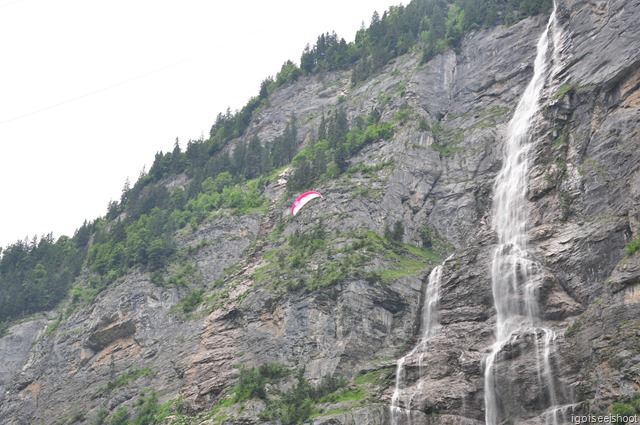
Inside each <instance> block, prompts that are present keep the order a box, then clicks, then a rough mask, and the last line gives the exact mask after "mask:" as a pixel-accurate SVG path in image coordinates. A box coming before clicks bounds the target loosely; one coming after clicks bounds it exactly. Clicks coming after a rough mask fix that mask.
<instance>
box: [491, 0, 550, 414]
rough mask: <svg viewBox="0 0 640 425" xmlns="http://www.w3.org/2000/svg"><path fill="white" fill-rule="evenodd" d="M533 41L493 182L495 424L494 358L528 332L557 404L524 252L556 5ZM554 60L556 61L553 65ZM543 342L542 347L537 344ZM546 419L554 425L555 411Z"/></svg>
mask: <svg viewBox="0 0 640 425" xmlns="http://www.w3.org/2000/svg"><path fill="white" fill-rule="evenodd" d="M555 7H556V6H555V2H554V10H553V12H552V14H551V16H550V18H549V22H548V23H547V26H546V28H545V30H544V32H543V33H542V35H541V37H540V39H539V40H538V44H537V53H536V58H535V62H534V68H533V77H532V78H531V81H530V82H529V84H528V86H527V88H526V90H525V92H524V94H523V95H522V98H521V99H520V102H519V103H518V106H517V108H516V111H515V113H514V115H513V118H512V119H511V121H510V122H509V125H508V130H507V137H506V143H505V152H504V158H503V165H502V170H501V171H500V173H499V174H498V177H497V179H496V182H495V185H494V197H493V220H492V223H493V230H494V231H495V232H496V235H497V236H498V246H497V248H496V250H495V252H494V255H493V262H492V267H491V286H492V290H493V298H494V304H495V308H496V313H497V318H496V341H495V343H494V344H493V347H492V350H491V354H489V356H488V357H487V359H486V362H485V422H486V424H487V425H495V424H498V423H499V422H501V421H502V420H503V419H504V418H503V417H502V414H503V412H501V410H500V405H501V403H500V399H499V392H498V390H499V388H498V386H497V381H496V378H497V376H498V373H499V371H498V368H497V365H496V359H497V356H498V354H499V353H500V351H501V350H502V348H503V347H504V346H505V345H506V344H508V343H509V342H510V341H512V340H513V339H514V338H516V337H517V336H518V333H530V334H533V335H534V338H535V340H536V359H535V360H536V367H537V372H538V380H539V382H540V385H541V387H544V388H545V391H546V394H545V399H546V400H547V402H548V403H549V405H550V408H551V409H552V408H553V407H554V406H555V405H556V395H555V387H554V381H553V372H552V370H551V364H550V356H551V352H552V346H553V342H554V340H555V333H554V332H553V331H552V330H550V329H546V328H543V327H541V326H539V324H538V322H539V314H538V303H537V297H536V293H537V289H538V284H539V279H537V278H536V277H537V276H536V275H537V269H538V266H537V263H536V262H535V261H534V260H533V259H532V258H531V255H530V254H529V253H528V252H527V232H526V230H527V221H528V211H527V203H526V192H527V177H528V173H529V151H530V149H531V147H532V143H530V141H531V140H530V130H531V127H532V124H533V121H534V119H535V117H536V115H537V113H538V110H539V107H540V98H541V95H542V89H543V87H544V84H545V80H546V78H547V75H548V74H549V72H548V68H549V58H548V56H549V55H548V46H549V41H550V38H549V34H550V32H552V31H553V32H554V35H553V39H552V43H553V46H554V51H553V54H552V55H551V56H552V58H553V60H554V61H555V62H557V61H558V60H559V49H560V46H559V44H560V38H561V37H560V34H559V33H558V30H559V28H558V25H557V23H556V9H555ZM557 68H558V63H556V69H557ZM538 339H541V340H542V347H540V344H539V343H538ZM551 416H552V418H550V419H547V423H552V424H556V423H557V419H556V415H555V414H553V415H551Z"/></svg>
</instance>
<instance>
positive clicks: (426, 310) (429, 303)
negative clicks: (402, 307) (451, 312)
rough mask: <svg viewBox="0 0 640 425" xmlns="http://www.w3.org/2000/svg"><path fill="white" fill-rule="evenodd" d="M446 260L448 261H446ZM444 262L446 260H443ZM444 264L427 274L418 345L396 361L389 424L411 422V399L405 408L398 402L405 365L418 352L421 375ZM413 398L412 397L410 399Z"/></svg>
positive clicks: (433, 332) (435, 326)
mask: <svg viewBox="0 0 640 425" xmlns="http://www.w3.org/2000/svg"><path fill="white" fill-rule="evenodd" d="M447 260H448V259H447ZM445 262H446V260H445ZM443 265H444V262H443V263H442V264H441V265H439V266H436V267H434V268H433V270H432V271H431V273H430V274H429V280H428V282H427V289H426V291H425V295H424V301H423V303H422V321H421V329H422V337H421V338H420V341H419V342H418V344H417V345H416V346H415V347H414V348H413V350H411V351H410V352H409V353H408V354H407V355H405V356H404V357H401V358H400V359H399V360H398V363H397V366H396V386H395V389H394V391H393V396H392V397H391V408H390V411H391V424H392V425H398V421H399V420H400V418H401V417H402V416H406V417H407V418H408V421H409V422H411V418H410V409H411V399H410V400H409V401H408V403H406V406H407V407H406V408H402V407H400V400H401V398H402V396H403V395H404V389H405V386H406V373H407V371H406V368H405V363H406V361H407V359H409V358H410V357H412V356H414V355H415V354H416V353H417V352H420V356H419V358H418V370H419V372H420V375H422V362H423V360H424V347H425V346H426V344H427V342H428V341H429V340H430V339H431V338H433V337H434V336H435V335H436V332H437V329H438V318H437V307H438V301H439V299H440V295H439V293H440V283H441V281H442V266H443ZM421 389H422V385H421V383H418V391H417V392H418V393H419V392H420V391H421ZM411 398H413V397H411Z"/></svg>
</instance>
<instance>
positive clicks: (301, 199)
mask: <svg viewBox="0 0 640 425" xmlns="http://www.w3.org/2000/svg"><path fill="white" fill-rule="evenodd" d="M315 198H322V195H320V194H319V193H318V192H315V191H313V190H312V191H310V192H305V193H303V194H302V195H300V196H298V198H297V199H296V201H295V202H294V203H293V205H291V215H296V214H297V213H298V211H300V208H302V207H304V206H305V205H307V202H309V201H310V200H312V199H315Z"/></svg>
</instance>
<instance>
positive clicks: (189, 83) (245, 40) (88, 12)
mask: <svg viewBox="0 0 640 425" xmlns="http://www.w3.org/2000/svg"><path fill="white" fill-rule="evenodd" d="M392 4H400V2H399V1H393V0H351V1H344V0H323V1H315V2H309V1H299V0H298V1H295V0H271V1H258V0H255V1H253V0H250V1H242V2H240V1H227V2H220V1H212V0H209V1H206V0H179V1H178V0H175V1H173V0H155V1H152V0H126V1H125V0H109V1H97V0H55V1H48V0H0V40H1V41H0V58H2V62H1V63H2V66H1V67H0V143H1V145H0V146H1V148H2V150H1V153H0V181H1V185H2V186H1V187H2V196H1V201H0V211H1V212H0V246H3V247H5V246H6V245H8V244H9V243H13V242H15V241H16V240H18V239H24V237H25V236H29V237H30V238H31V237H32V236H33V235H38V236H41V235H43V234H46V233H48V232H51V231H52V232H53V233H54V237H56V238H57V237H59V236H61V235H70V236H71V235H72V234H73V232H74V230H75V229H76V228H77V227H79V226H80V225H81V224H82V222H83V221H84V219H89V220H92V219H95V218H97V217H99V216H102V215H104V214H105V212H106V207H107V204H108V202H109V200H110V199H119V197H120V193H121V190H122V187H123V186H124V182H125V180H126V178H127V177H129V179H130V180H131V182H132V183H133V182H135V180H136V179H137V177H138V176H139V174H140V171H141V170H142V168H143V166H146V167H147V169H148V168H149V166H150V165H151V163H152V162H153V157H154V154H155V152H157V151H160V150H162V151H167V150H171V149H172V148H173V144H174V142H175V139H176V137H178V138H179V139H180V142H181V146H182V147H183V148H184V147H186V143H187V141H188V140H189V139H198V138H199V137H200V136H201V135H204V136H205V137H206V136H208V133H209V129H210V128H211V125H212V124H213V122H214V120H215V117H216V115H217V114H218V113H219V112H224V110H226V108H227V107H228V106H230V107H231V108H232V110H235V109H237V108H240V107H242V106H243V105H244V104H245V103H246V101H247V100H248V99H249V97H251V96H254V95H256V94H257V93H258V90H259V87H260V83H261V82H262V80H264V78H266V77H267V76H269V75H274V74H275V73H276V72H277V71H278V70H279V69H280V66H281V65H282V63H283V62H284V61H285V60H287V59H291V60H294V61H295V62H296V63H298V62H299V58H300V53H301V52H302V49H303V48H304V46H305V45H306V44H307V43H310V44H313V42H314V41H315V40H316V38H317V36H318V35H319V34H320V33H322V32H327V31H332V30H335V31H336V32H337V33H338V35H339V36H340V37H344V38H345V39H346V40H347V41H352V40H353V37H354V35H355V32H356V31H357V30H358V28H360V25H361V23H362V22H363V21H364V22H365V24H366V25H368V24H369V22H370V20H371V15H372V14H373V11H374V10H377V11H378V12H380V14H382V11H384V10H386V9H388V7H389V6H390V5H392Z"/></svg>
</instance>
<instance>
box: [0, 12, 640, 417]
mask: <svg viewBox="0 0 640 425" xmlns="http://www.w3.org/2000/svg"><path fill="white" fill-rule="evenodd" d="M639 17H640V3H639V2H637V1H630V0H626V1H622V0H620V1H610V2H604V1H579V0H574V1H570V0H563V1H559V2H558V21H559V26H560V28H561V30H562V33H563V34H564V38H563V43H562V46H563V47H562V49H560V51H559V55H560V62H559V63H560V64H561V66H560V67H559V68H558V69H557V70H556V71H555V72H553V73H552V74H551V75H549V77H548V78H547V81H546V84H545V88H544V89H543V97H542V101H541V113H540V114H539V116H538V117H537V119H536V121H535V125H534V127H533V130H532V132H533V137H532V140H533V142H532V143H533V148H532V165H531V170H530V175H529V182H528V185H529V191H528V208H529V211H530V217H529V219H530V224H529V229H528V234H529V236H530V240H529V251H530V252H531V254H532V255H533V256H534V257H535V259H536V261H537V262H538V263H539V264H540V265H541V270H540V271H539V273H538V276H539V277H540V285H539V288H538V291H537V297H538V301H539V307H540V316H541V320H542V322H544V324H545V326H546V327H548V328H549V329H553V330H554V331H555V334H556V337H555V340H554V341H553V343H552V352H551V354H550V367H551V369H552V371H553V377H554V379H553V386H554V387H555V396H556V399H557V400H556V402H555V403H554V406H553V407H554V408H555V409H556V410H557V411H560V412H561V415H560V416H562V415H565V416H564V418H565V421H567V420H568V419H567V418H568V416H567V415H571V414H586V413H593V414H597V413H605V412H606V411H607V408H608V406H609V405H611V403H612V402H614V401H616V400H619V399H620V398H621V397H623V396H629V395H632V394H633V393H634V392H637V391H640V370H639V369H638V364H639V360H640V334H639V332H640V322H639V321H638V318H637V313H636V309H637V307H638V303H639V302H640V254H638V253H636V254H634V255H631V256H625V253H624V247H625V245H626V244H627V243H628V242H630V241H631V240H633V239H636V238H638V237H639V235H640V224H639V223H640V166H639V165H638V164H640V158H639V152H640V133H639V129H640V122H639V121H640V112H639V106H640V54H639V53H638V52H640V29H639V28H638V26H637V25H636V22H637V21H638V18H639ZM545 24H546V17H539V18H535V19H528V20H525V21H522V22H520V23H519V24H517V25H514V26H512V27H509V28H505V27H497V28H494V29H491V30H485V31H480V32H476V33H474V34H472V35H470V36H468V37H467V38H465V41H464V43H463V45H462V47H461V48H460V50H459V52H457V53H456V52H447V53H444V54H441V55H439V56H437V57H435V58H434V59H433V60H431V61H430V62H429V63H427V64H424V65H420V64H419V62H418V59H417V57H416V56H414V55H407V56H404V57H401V58H399V59H397V60H396V61H395V62H394V63H392V64H390V65H388V66H387V67H386V68H385V69H384V71H383V72H382V73H380V74H379V75H377V76H375V77H373V78H371V79H370V80H368V81H367V82H366V83H363V84H361V85H359V86H357V87H355V88H351V87H350V84H349V74H348V73H333V74H327V75H324V76H322V77H321V78H320V77H308V78H302V79H301V80H299V81H297V82H295V83H293V84H291V85H289V86H286V87H283V88H280V89H278V90H277V91H276V92H275V93H273V95H272V96H271V97H270V103H269V106H268V107H267V108H265V109H264V110H262V111H261V112H260V113H259V114H258V116H257V117H256V118H255V119H254V121H253V123H252V125H251V127H250V128H249V131H248V133H247V135H246V136H245V137H246V138H247V140H248V139H249V138H250V137H252V136H253V135H259V136H260V138H261V140H270V139H272V138H273V137H275V136H277V135H279V134H280V133H281V132H282V131H283V129H284V126H285V124H286V122H287V121H288V119H289V117H290V114H291V112H295V114H296V115H297V117H298V120H299V126H300V128H299V131H298V136H299V139H300V142H305V141H308V140H310V139H311V138H312V137H313V135H314V134H315V131H316V129H317V125H318V122H319V116H320V113H321V112H322V111H329V110H330V109H331V108H332V107H334V106H335V105H336V104H338V102H340V103H341V104H342V105H343V107H344V108H345V111H346V112H347V115H348V117H349V118H350V119H351V120H353V119H355V117H357V116H360V115H365V114H368V113H370V112H371V110H372V109H373V108H377V109H379V110H380V111H382V120H385V121H394V122H395V132H394V136H393V137H392V138H391V139H390V140H387V141H378V142H376V143H373V144H371V145H369V146H367V147H366V148H365V149H364V150H363V151H361V153H360V154H359V155H358V156H357V157H355V158H353V159H352V165H354V167H352V170H353V172H350V173H349V174H348V175H347V176H346V177H343V178H340V179H338V180H334V181H328V182H325V183H323V185H322V188H321V190H322V193H323V195H324V196H325V200H323V201H322V203H321V204H319V205H318V207H316V208H307V209H305V210H304V211H303V212H302V213H301V214H300V215H299V216H296V217H295V218H293V219H291V218H289V217H288V215H287V211H286V210H287V208H286V206H287V205H289V204H290V201H291V199H284V200H283V199H282V198H283V197H284V196H286V195H285V191H284V187H283V184H282V182H279V183H278V182H276V181H274V182H273V183H272V184H271V185H270V186H268V187H267V189H266V192H265V194H266V196H268V197H269V199H271V201H272V204H271V206H270V208H269V211H268V212H267V213H266V214H265V215H262V214H261V213H255V214H248V215H244V216H236V215H232V214H226V213H224V212H222V213H216V214H214V215H212V216H211V217H209V218H208V219H207V220H205V222H204V223H203V224H202V225H201V226H200V227H199V228H197V229H195V230H193V231H192V232H190V233H189V232H184V233H183V234H179V235H178V236H177V239H178V241H179V244H180V246H182V247H183V248H185V249H186V248H188V247H192V248H190V249H188V250H187V252H189V255H188V256H187V259H186V260H185V261H186V263H187V264H188V265H190V266H191V268H190V269H189V270H190V272H189V274H188V275H187V276H188V279H189V280H190V284H191V286H192V287H198V288H201V289H202V290H203V291H204V292H203V293H204V294H205V296H206V297H205V298H206V302H205V303H203V304H201V306H200V307H199V308H198V310H196V311H195V312H194V313H191V314H188V315H185V314H184V313H183V312H181V311H180V308H179V303H180V302H181V300H183V299H184V298H185V297H186V296H187V295H188V291H187V290H186V289H184V288H181V287H179V286H178V287H161V286H157V285H154V284H152V283H151V276H149V275H148V274H146V273H141V272H136V273H131V274H130V275H128V276H126V277H125V278H123V279H121V280H119V281H118V282H117V283H116V284H114V285H112V286H110V287H109V288H107V289H106V290H105V291H103V292H102V293H100V294H99V295H98V296H97V298H95V300H93V302H91V303H90V304H87V305H83V304H82V303H75V304H73V305H72V306H71V307H69V309H68V311H60V312H52V313H50V314H48V315H47V316H46V317H42V318H38V319H35V320H33V321H30V322H26V323H23V324H20V325H16V326H15V327H14V328H12V329H11V335H10V336H7V337H4V338H2V339H1V340H0V347H2V350H1V351H0V358H2V364H3V366H2V369H0V390H2V393H1V394H0V417H1V418H2V422H3V423H6V424H27V423H36V424H37V423H46V424H49V423H60V424H62V423H83V424H84V423H87V424H88V423H93V422H92V421H94V418H95V417H97V415H99V411H100V410H101V409H106V411H107V412H109V411H113V410H115V409H116V408H118V407H122V406H125V407H132V406H133V405H134V403H135V401H136V398H137V397H139V394H140V392H141V391H142V390H144V389H148V388H155V390H156V391H157V393H158V395H159V398H160V401H161V402H165V401H168V400H172V399H176V398H178V397H181V398H182V400H183V404H184V406H185V408H186V410H188V411H189V412H190V414H193V415H195V414H197V413H198V412H205V413H206V412H208V411H211V409H212V408H213V407H214V406H217V407H216V408H215V412H216V414H215V415H214V414H209V415H208V416H207V415H206V414H205V413H202V414H201V416H200V417H199V419H197V421H198V422H194V423H228V424H231V423H243V424H250V423H261V422H263V421H266V422H269V420H267V419H264V417H265V415H264V409H265V405H264V403H262V402H260V401H255V400H254V401H250V402H248V403H246V404H243V405H242V407H240V406H239V405H237V404H236V405H233V404H230V403H227V404H226V405H224V406H221V400H224V397H225V394H226V393H228V392H229V391H230V390H231V389H232V388H233V387H234V385H236V382H237V378H238V367H240V366H242V367H245V368H250V367H254V366H259V365H264V364H269V363H272V362H278V363H281V364H284V365H286V366H288V367H290V368H291V369H295V370H300V371H301V373H302V376H303V377H304V379H306V380H308V381H309V382H311V383H312V384H319V383H321V382H322V380H323V378H326V377H330V376H333V377H343V378H344V379H346V380H347V381H348V382H349V383H350V384H349V385H350V387H349V388H350V389H351V390H352V391H354V392H356V393H358V391H360V393H359V394H361V393H366V397H360V398H357V397H356V399H357V400H355V401H354V400H353V399H351V400H347V399H346V397H345V399H340V398H338V399H334V401H333V402H331V401H326V400H325V401H324V402H323V403H324V404H323V405H322V406H320V409H319V410H318V412H316V414H315V417H314V418H313V419H310V420H311V421H312V422H313V423H314V424H316V425H321V424H327V425H328V424H388V423H391V417H390V413H389V407H388V406H389V404H390V398H391V394H392V393H393V389H394V371H395V361H396V359H397V358H399V357H401V356H403V355H405V354H406V353H407V352H409V351H410V350H411V348H412V347H413V345H414V344H415V343H416V340H417V338H418V335H419V331H420V329H419V327H420V323H421V319H420V316H421V313H422V312H421V306H422V301H423V297H424V289H425V285H426V279H427V276H428V274H429V271H430V270H431V269H432V268H433V267H434V266H435V265H436V264H438V263H440V262H441V261H442V260H443V259H444V258H445V257H447V256H449V255H451V257H450V258H449V260H448V261H447V262H446V263H445V264H444V267H443V274H442V285H441V290H440V302H439V307H438V310H439V322H440V325H441V326H440V328H439V331H438V333H437V335H436V336H435V337H434V338H432V339H431V340H430V341H429V343H428V344H427V345H426V346H425V349H424V350H423V354H424V355H423V356H422V359H423V360H422V361H421V362H420V364H418V363H419V362H418V359H417V358H416V359H411V358H410V359H408V360H407V365H406V370H407V377H406V384H405V387H404V389H403V395H402V397H401V400H400V405H401V406H402V407H404V408H405V409H406V410H407V412H408V413H406V415H403V416H402V417H401V418H400V422H401V423H408V421H409V420H411V423H413V424H419V423H424V424H427V423H428V424H463V423H464V424H466V423H469V424H472V423H483V422H484V417H485V416H484V409H485V406H484V390H485V389H484V367H485V359H486V357H487V355H488V353H490V351H491V346H492V344H493V342H494V341H495V320H496V313H495V308H494V304H493V295H492V291H491V281H490V267H491V257H492V255H493V250H494V247H495V244H496V240H495V235H494V233H493V232H492V230H491V221H492V218H493V217H492V214H491V212H492V208H491V205H492V194H493V184H494V181H495V178H496V174H497V172H498V170H499V169H500V167H501V161H502V148H503V144H504V134H505V131H506V124H507V122H508V121H509V119H510V118H511V116H512V115H513V111H514V109H515V106H516V104H517V102H518V100H519V98H520V96H521V95H522V92H523V91H524V88H525V86H526V85H527V83H528V81H529V79H530V78H531V74H532V66H533V58H534V56H535V54H536V47H535V46H536V42H537V40H538V38H539V36H540V34H541V33H542V31H543V29H544V26H545ZM403 105H408V107H409V108H410V110H411V115H410V119H408V120H399V118H398V114H397V112H398V111H399V110H400V109H401V108H402V107H403ZM404 107H405V109H406V107H407V106H404ZM423 123H426V124H428V125H424V124H423ZM395 222H401V223H402V224H403V226H404V236H403V242H404V244H402V246H400V247H396V248H395V250H396V251H397V252H395V254H394V251H393V250H392V249H391V250H390V249H388V247H386V246H384V244H385V242H384V241H383V240H382V238H381V237H380V236H376V235H382V234H383V231H384V229H385V227H386V226H392V225H393V224H394V223H395ZM278 223H280V224H278ZM318 229H321V230H322V231H323V236H322V238H323V241H324V245H323V248H322V249H319V250H316V251H313V252H311V253H310V254H309V255H308V256H307V257H305V262H304V264H302V265H296V266H293V268H294V269H296V270H297V271H298V272H299V275H300V276H302V279H303V280H305V282H307V283H308V282H310V281H313V282H315V280H313V279H321V277H322V276H334V275H335V276H336V278H335V279H332V280H331V281H330V282H329V283H328V284H322V285H318V287H316V288H315V289H313V290H309V289H304V288H305V283H304V282H303V283H300V282H297V281H296V279H297V278H292V276H291V273H290V271H291V269H292V266H291V265H290V264H284V263H283V262H286V261H287V259H289V258H290V257H288V256H287V255H288V254H289V251H288V250H289V249H290V247H289V246H288V245H287V240H288V239H287V238H289V237H291V236H292V235H300V234H301V235H309V234H312V233H313V232H317V231H318ZM425 232H427V234H429V235H430V237H431V239H432V243H433V244H434V245H437V247H435V246H434V248H433V249H432V252H431V253H428V255H426V254H424V253H423V252H417V251H421V250H420V249H418V248H415V249H416V250H417V251H415V250H413V248H412V247H414V246H415V247H420V246H422V244H423V242H422V236H423V235H424V234H425ZM381 246H383V248H380V247H381ZM436 248H437V249H436ZM287 273H289V274H287ZM86 280H87V282H89V281H90V276H87V277H86ZM285 283H286V284H285ZM325 283H326V282H325ZM87 284H88V283H87ZM540 338H542V336H541V335H536V334H523V335H522V336H521V337H519V338H515V339H513V340H511V341H510V342H509V344H508V345H507V346H505V347H503V350H502V352H501V354H500V355H499V356H498V357H497V362H498V364H499V365H500V367H501V368H503V369H505V370H510V371H511V373H508V374H504V375H502V377H501V378H499V380H498V385H499V386H500V388H502V389H503V391H501V401H500V402H501V405H502V408H503V410H504V412H505V416H506V417H507V419H506V420H507V422H508V423H543V422H545V421H546V420H548V418H549V416H550V414H551V413H550V410H549V406H550V403H549V400H545V399H543V397H541V396H539V394H542V393H544V391H542V387H545V386H549V385H550V384H549V383H548V382H546V381H544V380H541V379H540V378H539V376H536V370H537V369H536V367H535V365H531V364H530V359H531V357H530V356H528V355H527V353H531V352H532V351H533V350H537V349H538V348H539V344H540ZM371 377H375V379H373V378H371ZM369 378H371V379H369ZM282 385H283V386H285V387H286V385H291V384H290V383H289V384H287V383H283V384H282ZM276 386H277V385H276ZM272 390H273V391H276V392H277V388H275V389H272ZM538 390H540V391H538ZM216 403H217V405H216ZM261 412H263V415H262V416H261ZM554 414H555V413H554ZM194 421H195V419H194ZM273 423H275V422H273Z"/></svg>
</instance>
